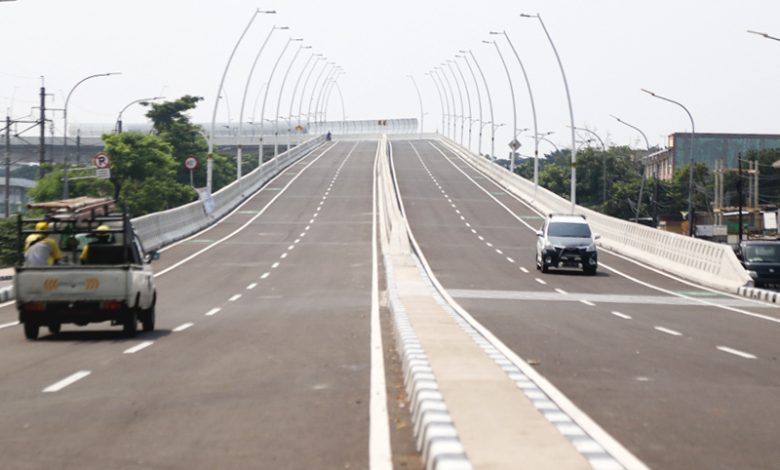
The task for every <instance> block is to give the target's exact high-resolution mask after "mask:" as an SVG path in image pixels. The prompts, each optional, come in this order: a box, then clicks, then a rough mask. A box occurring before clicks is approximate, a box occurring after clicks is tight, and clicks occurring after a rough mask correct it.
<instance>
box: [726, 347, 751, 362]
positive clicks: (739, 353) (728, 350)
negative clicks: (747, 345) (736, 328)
mask: <svg viewBox="0 0 780 470" xmlns="http://www.w3.org/2000/svg"><path fill="white" fill-rule="evenodd" d="M718 350H720V351H723V352H725V353H729V354H733V355H735V356H739V357H744V358H745V359H756V356H754V355H752V354H750V353H746V352H744V351H740V350H739V349H732V348H727V347H726V346H718Z"/></svg>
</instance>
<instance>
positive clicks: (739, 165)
mask: <svg viewBox="0 0 780 470" xmlns="http://www.w3.org/2000/svg"><path fill="white" fill-rule="evenodd" d="M737 175H739V177H738V178H737V206H738V207H737V210H738V211H739V212H738V214H737V223H738V224H739V243H742V154H741V153H738V154H737Z"/></svg>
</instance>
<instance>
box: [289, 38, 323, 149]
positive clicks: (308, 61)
mask: <svg viewBox="0 0 780 470" xmlns="http://www.w3.org/2000/svg"><path fill="white" fill-rule="evenodd" d="M320 56H322V54H314V53H312V54H309V58H308V59H306V63H304V64H303V67H302V68H301V71H300V73H299V74H298V78H297V79H296V80H295V85H293V91H292V96H291V97H290V110H289V112H288V113H287V114H288V116H290V119H289V120H288V121H287V148H288V149H289V148H290V147H292V118H293V103H295V95H297V94H298V85H300V83H301V79H302V78H303V76H304V75H306V70H308V69H309V64H311V63H312V59H314V58H318V60H319V57H320ZM314 64H315V66H316V64H317V61H316V60H315V61H314ZM297 117H298V125H299V126H300V122H301V117H300V116H297ZM298 130H299V128H296V131H295V132H296V134H298ZM299 135H300V134H299Z"/></svg>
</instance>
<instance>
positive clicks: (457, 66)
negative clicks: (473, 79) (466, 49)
mask: <svg viewBox="0 0 780 470" xmlns="http://www.w3.org/2000/svg"><path fill="white" fill-rule="evenodd" d="M455 57H456V58H457V57H458V56H457V55H456V56H455ZM447 62H451V63H452V64H453V65H455V69H456V70H457V71H458V75H460V79H461V81H462V82H463V89H464V90H466V101H467V102H468V105H469V141H468V142H469V145H468V149H469V151H471V128H472V127H473V124H474V119H472V113H471V93H470V92H469V84H468V82H466V77H465V76H464V75H463V71H462V70H461V69H460V65H458V61H457V60H448V61H447ZM461 145H462V144H461Z"/></svg>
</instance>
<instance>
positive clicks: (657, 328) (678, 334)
mask: <svg viewBox="0 0 780 470" xmlns="http://www.w3.org/2000/svg"><path fill="white" fill-rule="evenodd" d="M653 329H654V330H656V331H660V332H661V333H666V334H667V335H672V336H682V333H680V332H679V331H675V330H670V329H669V328H664V327H663V326H654V327H653Z"/></svg>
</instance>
